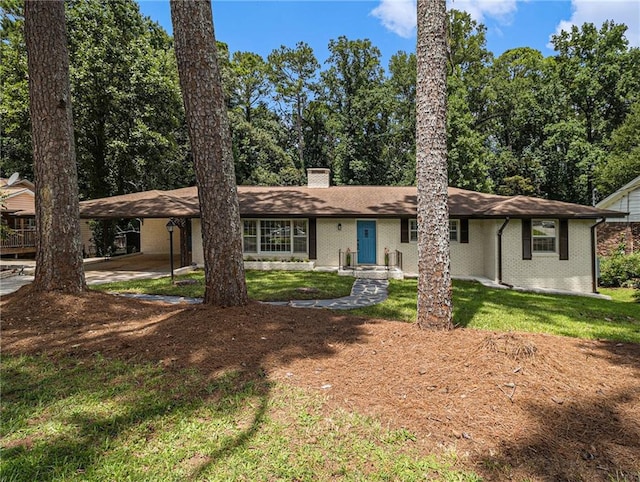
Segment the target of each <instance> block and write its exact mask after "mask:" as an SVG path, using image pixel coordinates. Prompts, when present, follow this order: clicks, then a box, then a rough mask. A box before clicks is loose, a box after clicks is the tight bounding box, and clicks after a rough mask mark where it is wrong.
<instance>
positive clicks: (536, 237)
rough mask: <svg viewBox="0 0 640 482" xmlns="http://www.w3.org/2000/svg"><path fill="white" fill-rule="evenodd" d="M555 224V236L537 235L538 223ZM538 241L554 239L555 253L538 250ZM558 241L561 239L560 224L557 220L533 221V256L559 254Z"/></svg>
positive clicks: (539, 219) (541, 219)
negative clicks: (536, 241)
mask: <svg viewBox="0 0 640 482" xmlns="http://www.w3.org/2000/svg"><path fill="white" fill-rule="evenodd" d="M549 222H552V223H553V232H554V235H553V236H548V235H539V234H536V233H535V226H536V223H549ZM536 239H553V251H551V250H540V249H536V243H535V240H536ZM558 239H559V223H558V220H557V219H543V218H538V219H536V218H533V219H531V254H532V255H534V256H545V255H547V256H548V255H555V254H558Z"/></svg>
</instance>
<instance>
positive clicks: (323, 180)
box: [307, 167, 331, 188]
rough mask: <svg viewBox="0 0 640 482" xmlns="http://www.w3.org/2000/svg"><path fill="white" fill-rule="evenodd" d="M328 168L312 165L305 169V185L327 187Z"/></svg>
mask: <svg viewBox="0 0 640 482" xmlns="http://www.w3.org/2000/svg"><path fill="white" fill-rule="evenodd" d="M330 173H331V170H330V169H326V168H320V167H312V168H309V169H307V187H310V188H325V187H329V174H330Z"/></svg>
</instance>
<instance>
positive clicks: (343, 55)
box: [321, 37, 389, 184]
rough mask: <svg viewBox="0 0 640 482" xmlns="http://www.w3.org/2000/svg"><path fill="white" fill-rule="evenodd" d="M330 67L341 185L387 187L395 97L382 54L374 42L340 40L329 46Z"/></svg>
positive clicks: (326, 95)
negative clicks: (387, 84)
mask: <svg viewBox="0 0 640 482" xmlns="http://www.w3.org/2000/svg"><path fill="white" fill-rule="evenodd" d="M329 51H330V56H329V59H328V60H327V63H328V64H329V68H328V69H327V70H325V71H324V72H322V74H321V79H322V82H323V88H324V90H323V92H322V94H321V96H322V101H323V102H324V103H326V105H327V109H328V113H329V116H328V118H327V127H328V128H329V130H330V131H331V136H332V139H331V140H332V141H333V143H332V146H331V148H332V152H331V156H332V157H333V161H332V165H333V175H334V180H335V182H336V183H337V184H384V182H385V179H386V177H387V175H388V166H387V165H385V164H384V163H382V162H380V160H381V159H382V158H383V156H382V153H383V150H384V145H385V143H386V133H387V127H388V120H389V103H388V101H389V96H388V95H387V91H386V88H385V86H384V72H383V69H382V67H381V66H380V51H379V50H378V49H377V48H376V47H374V46H373V45H372V44H371V42H370V41H369V40H348V39H347V38H346V37H339V38H338V39H337V40H331V41H330V42H329Z"/></svg>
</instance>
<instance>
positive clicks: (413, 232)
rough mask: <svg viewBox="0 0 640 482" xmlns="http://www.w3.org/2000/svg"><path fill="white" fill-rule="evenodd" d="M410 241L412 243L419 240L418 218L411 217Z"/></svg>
mask: <svg viewBox="0 0 640 482" xmlns="http://www.w3.org/2000/svg"><path fill="white" fill-rule="evenodd" d="M409 241H411V242H412V243H417V242H418V220H417V219H409Z"/></svg>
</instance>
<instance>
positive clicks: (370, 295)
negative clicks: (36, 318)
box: [114, 278, 389, 310]
mask: <svg viewBox="0 0 640 482" xmlns="http://www.w3.org/2000/svg"><path fill="white" fill-rule="evenodd" d="M388 286H389V281H387V280H386V279H385V280H381V279H360V278H358V279H356V280H355V282H354V283H353V287H352V288H351V294H350V295H349V296H344V297H342V298H335V299H332V300H291V301H268V302H267V303H268V304H270V305H278V306H293V307H294V308H329V309H331V310H352V309H354V308H363V307H365V306H371V305H375V304H378V303H382V302H383V301H384V300H386V299H387V296H388V292H387V287H388ZM114 294H118V295H120V296H126V297H128V298H136V299H139V300H144V301H164V302H165V303H172V304H178V303H190V304H197V303H202V299H201V298H186V297H182V296H164V295H144V294H129V293H114Z"/></svg>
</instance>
